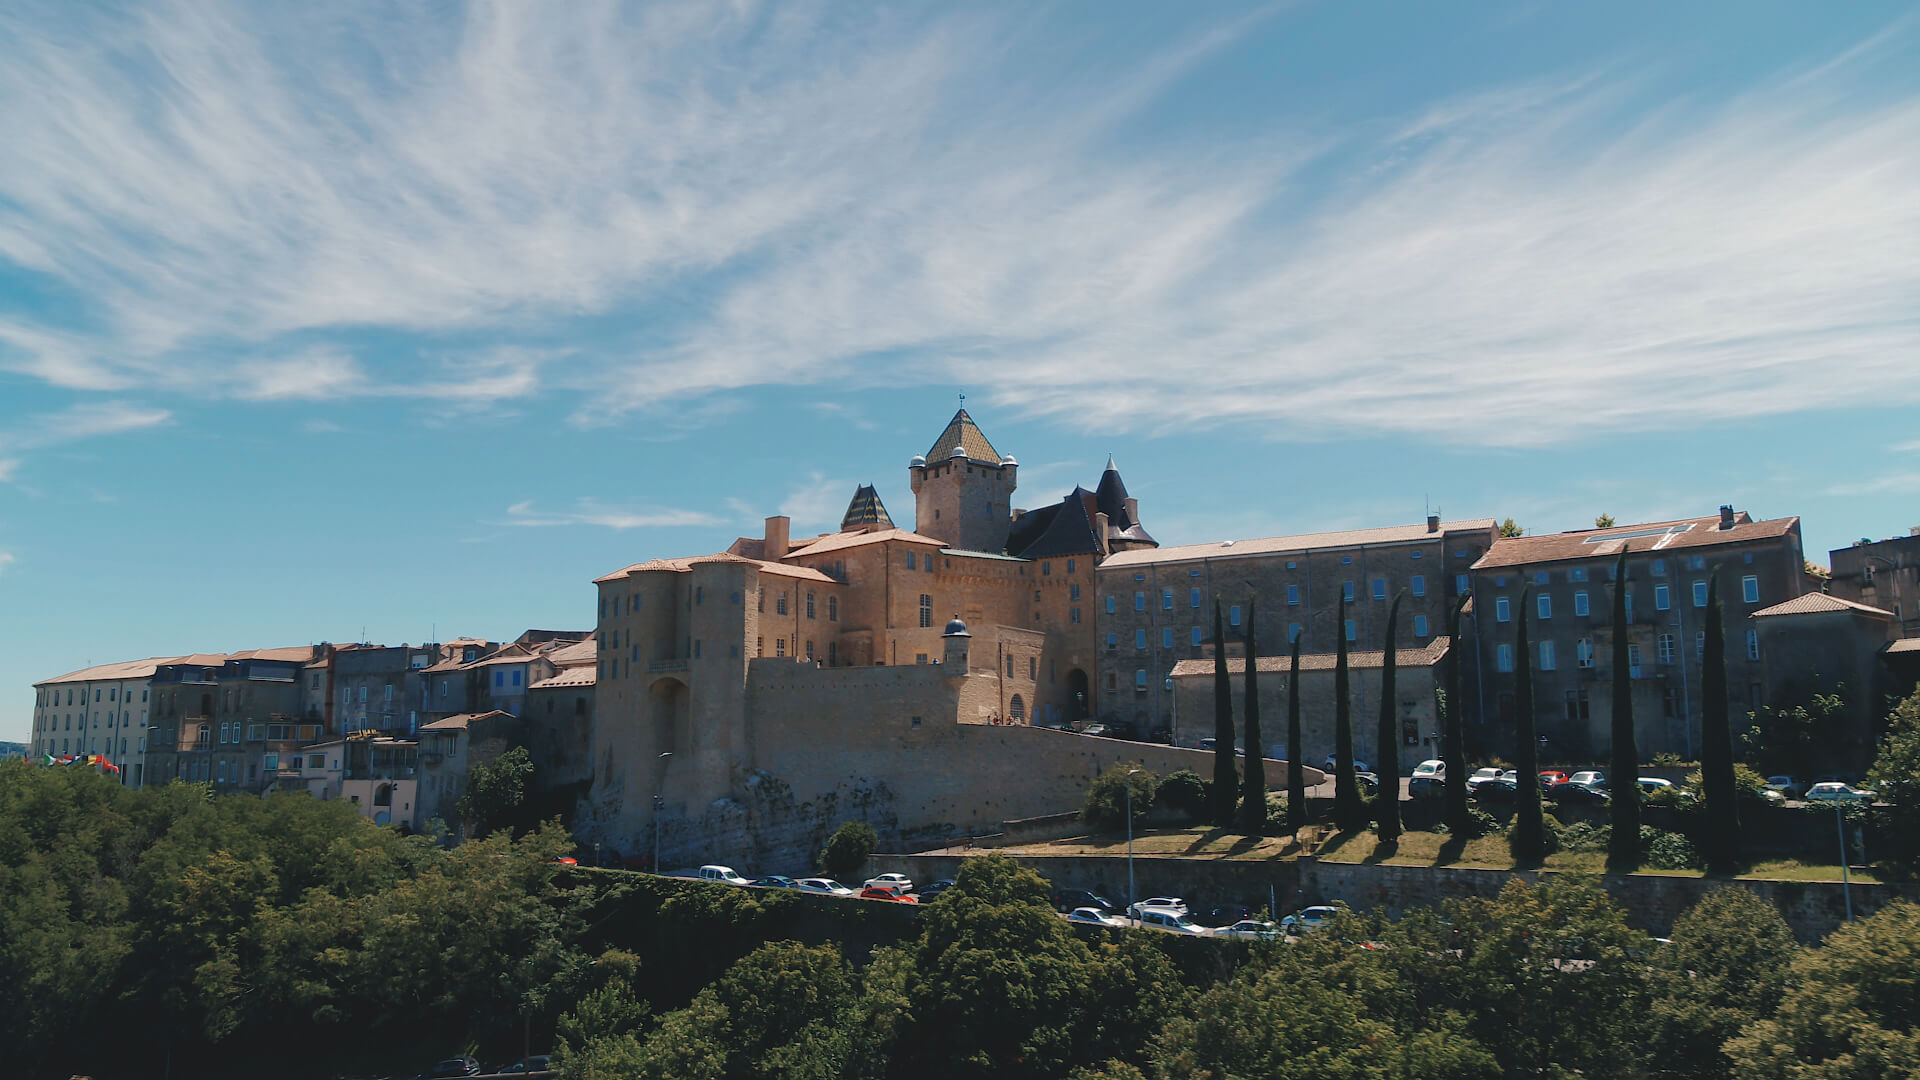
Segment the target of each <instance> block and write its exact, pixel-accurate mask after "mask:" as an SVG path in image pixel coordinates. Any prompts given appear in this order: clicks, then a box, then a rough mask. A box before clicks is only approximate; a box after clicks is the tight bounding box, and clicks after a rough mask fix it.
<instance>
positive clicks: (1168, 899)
mask: <svg viewBox="0 0 1920 1080" xmlns="http://www.w3.org/2000/svg"><path fill="white" fill-rule="evenodd" d="M1148 908H1160V909H1161V910H1163V911H1177V912H1179V913H1180V914H1182V915H1185V914H1188V912H1187V902H1186V901H1185V900H1182V899H1180V898H1179V897H1177V896H1150V897H1148V898H1147V899H1145V900H1142V901H1140V902H1139V903H1136V904H1134V905H1133V906H1132V907H1130V908H1128V909H1127V914H1129V915H1131V916H1133V917H1134V918H1136V919H1137V918H1139V917H1140V913H1141V912H1143V911H1145V910H1147V909H1148Z"/></svg>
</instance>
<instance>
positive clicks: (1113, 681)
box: [1107, 671, 1120, 690]
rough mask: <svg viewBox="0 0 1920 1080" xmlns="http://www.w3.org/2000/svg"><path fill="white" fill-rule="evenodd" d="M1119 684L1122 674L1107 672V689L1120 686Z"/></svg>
mask: <svg viewBox="0 0 1920 1080" xmlns="http://www.w3.org/2000/svg"><path fill="white" fill-rule="evenodd" d="M1119 684H1120V676H1118V675H1116V674H1114V673H1113V672H1111V671H1109V672H1107V689H1108V690H1113V689H1115V688H1116V687H1118V686H1119Z"/></svg>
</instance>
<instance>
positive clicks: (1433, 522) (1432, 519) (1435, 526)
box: [1427, 514, 1440, 533]
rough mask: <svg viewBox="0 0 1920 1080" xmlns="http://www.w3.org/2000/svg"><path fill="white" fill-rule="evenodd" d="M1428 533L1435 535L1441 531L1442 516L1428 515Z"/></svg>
mask: <svg viewBox="0 0 1920 1080" xmlns="http://www.w3.org/2000/svg"><path fill="white" fill-rule="evenodd" d="M1427 531H1428V532H1430V533H1435V532H1439V531H1440V515H1439V514H1428V515H1427Z"/></svg>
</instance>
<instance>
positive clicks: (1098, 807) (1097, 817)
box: [1080, 761, 1157, 832]
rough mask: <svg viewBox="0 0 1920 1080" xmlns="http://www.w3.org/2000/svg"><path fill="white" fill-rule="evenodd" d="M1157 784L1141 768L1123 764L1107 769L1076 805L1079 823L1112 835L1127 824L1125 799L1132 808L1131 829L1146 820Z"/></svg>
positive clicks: (1151, 776)
mask: <svg viewBox="0 0 1920 1080" xmlns="http://www.w3.org/2000/svg"><path fill="white" fill-rule="evenodd" d="M1156 787H1157V785H1156V783H1155V781H1154V776H1153V774H1152V773H1150V772H1148V771H1147V770H1146V767H1145V766H1142V765H1139V764H1136V763H1129V762H1125V761H1121V762H1116V763H1114V764H1112V765H1109V766H1107V768H1106V770H1105V771H1104V772H1102V773H1101V774H1100V775H1099V776H1096V777H1094V778H1093V783H1091V784H1089V785H1087V796H1086V799H1085V800H1084V801H1083V802H1082V803H1081V805H1080V820H1081V821H1083V822H1085V823H1086V824H1087V826H1088V827H1089V828H1091V829H1094V830H1095V831H1098V832H1113V831H1115V830H1118V829H1120V828H1122V827H1124V826H1125V825H1126V823H1127V806H1128V803H1129V799H1131V803H1132V806H1133V822H1134V827H1136V828H1138V827H1139V824H1140V822H1142V821H1144V820H1146V816H1147V811H1149V810H1151V809H1153V793H1154V791H1155V789H1156Z"/></svg>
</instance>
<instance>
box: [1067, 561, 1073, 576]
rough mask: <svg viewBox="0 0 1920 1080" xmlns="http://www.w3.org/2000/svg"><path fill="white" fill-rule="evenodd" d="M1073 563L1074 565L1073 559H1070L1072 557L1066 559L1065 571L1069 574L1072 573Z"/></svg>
mask: <svg viewBox="0 0 1920 1080" xmlns="http://www.w3.org/2000/svg"><path fill="white" fill-rule="evenodd" d="M1073 565H1074V562H1073V560H1072V559H1068V560H1067V573H1069V574H1071V573H1073Z"/></svg>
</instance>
